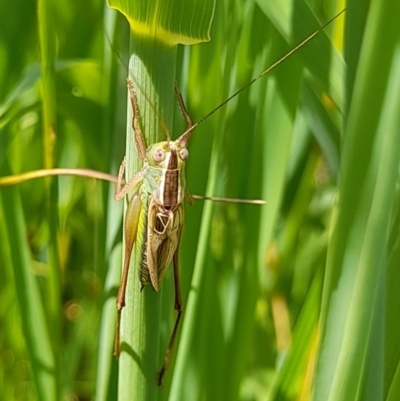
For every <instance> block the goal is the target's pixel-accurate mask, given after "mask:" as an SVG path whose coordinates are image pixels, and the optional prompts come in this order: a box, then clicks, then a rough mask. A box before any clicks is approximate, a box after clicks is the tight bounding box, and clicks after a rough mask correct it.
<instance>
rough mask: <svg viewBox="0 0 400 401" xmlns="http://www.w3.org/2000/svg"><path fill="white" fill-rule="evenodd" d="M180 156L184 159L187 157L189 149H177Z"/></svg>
mask: <svg viewBox="0 0 400 401" xmlns="http://www.w3.org/2000/svg"><path fill="white" fill-rule="evenodd" d="M179 156H180V158H181V159H182V160H183V161H185V160H186V159H187V158H188V157H189V151H188V150H187V149H186V148H182V149H181V150H180V151H179Z"/></svg>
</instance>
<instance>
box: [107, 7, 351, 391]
mask: <svg viewBox="0 0 400 401" xmlns="http://www.w3.org/2000/svg"><path fill="white" fill-rule="evenodd" d="M343 12H344V10H343V11H341V12H340V13H339V14H337V15H336V16H335V17H333V18H332V19H331V20H329V21H328V22H327V23H326V24H324V25H323V26H321V27H320V28H319V29H318V30H317V31H315V32H314V33H312V34H311V35H310V36H308V37H307V38H306V39H305V40H303V41H302V42H301V43H300V44H298V45H297V46H296V47H294V48H293V49H292V50H291V51H290V52H288V53H287V54H286V55H284V56H283V57H282V58H280V59H279V60H278V61H277V62H275V63H274V64H272V65H271V66H270V67H269V68H267V69H266V70H264V71H263V72H261V73H260V74H259V75H258V76H257V77H256V78H254V79H253V80H251V81H250V82H249V83H248V84H246V85H245V86H244V87H242V88H241V89H239V90H238V91H236V92H235V93H234V94H232V95H231V96H229V97H228V98H227V99H226V100H225V101H224V102H222V103H221V104H220V105H219V106H217V107H216V108H215V109H213V110H212V111H211V112H209V113H208V114H207V115H206V116H205V117H203V118H202V119H201V120H199V121H198V122H197V123H195V124H193V121H192V119H191V117H190V116H189V113H188V112H187V110H186V107H185V104H184V102H183V99H182V96H181V94H180V92H179V90H178V88H176V96H177V99H178V103H179V106H180V108H181V110H182V113H183V116H184V117H185V119H186V122H187V129H186V131H185V132H184V133H183V134H181V135H180V136H179V137H178V138H177V139H176V140H175V141H171V140H170V139H169V138H168V140H167V141H163V142H158V143H155V144H153V145H150V146H149V147H148V148H146V144H145V140H144V137H143V135H142V131H141V128H140V124H139V109H138V105H137V99H136V93H135V88H134V85H133V82H132V80H130V79H128V80H127V83H128V91H129V98H130V103H131V106H132V110H133V117H132V129H133V133H134V139H135V144H136V147H137V152H138V156H139V158H140V159H141V160H142V162H143V167H142V169H141V170H140V171H139V172H137V173H136V174H135V175H134V176H133V177H132V178H131V179H130V180H129V182H127V183H126V184H125V185H124V186H123V185H122V181H123V175H124V171H125V159H124V160H123V162H122V164H121V167H120V170H119V174H118V182H117V186H116V190H115V199H116V200H120V199H122V198H124V197H125V196H126V195H127V194H128V192H130V191H131V190H132V189H133V188H135V187H136V186H137V185H138V184H140V187H139V189H137V190H136V192H135V193H134V195H133V196H132V198H131V199H130V201H129V204H128V207H127V211H126V218H125V255H124V264H123V273H122V280H121V284H120V288H119V291H118V296H117V312H118V316H117V330H116V337H115V345H114V353H115V355H117V356H118V355H119V342H120V336H119V330H120V320H121V313H122V309H123V307H124V306H125V293H126V286H127V280H128V273H129V265H130V259H131V253H132V250H133V246H134V244H135V242H136V244H137V246H138V249H139V250H140V261H139V266H138V273H139V281H140V284H141V287H142V288H143V287H144V286H146V285H151V286H152V287H153V289H154V290H155V291H157V292H158V291H159V290H160V288H161V284H162V281H163V278H164V276H165V274H166V272H167V268H168V266H169V264H170V263H171V261H172V262H173V266H174V282H175V310H176V311H177V316H176V320H175V324H174V327H173V331H172V334H171V337H170V340H169V343H168V348H167V351H166V354H165V357H164V362H163V365H162V367H161V369H160V371H159V374H158V384H159V385H161V384H162V379H163V376H164V374H165V371H166V370H167V368H168V365H169V362H170V357H171V353H172V349H173V345H174V340H175V337H176V334H177V331H178V328H179V323H180V320H181V316H182V310H183V304H182V296H181V289H180V282H179V243H180V239H181V233H182V227H183V223H184V208H183V200H184V199H185V198H186V199H187V200H188V202H189V203H192V201H193V198H192V197H191V196H190V195H189V193H188V192H187V190H186V186H185V173H184V168H185V163H186V161H187V159H188V156H189V152H188V150H187V145H188V143H189V140H190V138H191V135H192V132H193V130H194V129H195V128H196V127H197V126H198V125H199V124H201V123H202V122H203V121H204V120H206V119H207V118H208V117H210V116H211V115H212V114H213V113H215V112H216V111H217V110H218V109H220V108H221V107H222V106H224V105H225V104H226V103H228V102H229V101H230V100H231V99H232V98H234V97H236V96H237V95H238V94H239V93H240V92H242V91H243V90H245V89H246V88H248V87H249V86H250V85H252V84H253V83H254V82H255V81H257V80H258V79H260V78H261V77H262V76H264V75H266V74H267V73H268V72H270V71H271V70H272V69H273V68H275V67H276V66H277V65H278V64H280V63H281V62H282V61H284V60H286V59H287V58H288V57H290V56H291V55H292V54H293V53H294V52H296V51H297V50H299V49H300V48H301V47H303V46H304V45H305V44H306V43H307V42H309V41H310V40H311V39H313V38H314V37H315V36H316V35H317V34H318V33H320V32H321V31H322V30H323V29H324V28H325V27H326V26H327V25H329V24H330V23H331V22H332V21H334V20H335V19H336V18H337V17H338V16H339V15H341V14H342V13H343ZM235 201H236V200H235ZM246 202H247V203H249V202H251V201H246ZM253 203H260V201H255V202H253ZM261 203H263V202H261Z"/></svg>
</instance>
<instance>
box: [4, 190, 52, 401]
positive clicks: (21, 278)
mask: <svg viewBox="0 0 400 401" xmlns="http://www.w3.org/2000/svg"><path fill="white" fill-rule="evenodd" d="M0 196H1V201H2V202H1V209H0V214H1V216H0V220H1V221H2V222H4V224H5V234H6V237H5V238H4V237H3V235H4V233H3V232H2V234H3V235H2V238H3V241H2V244H3V246H7V248H8V249H9V250H10V255H9V263H10V266H9V268H8V271H9V272H12V273H13V284H14V285H15V294H16V296H17V300H18V304H19V311H20V319H21V324H22V329H23V333H24V338H25V342H26V348H27V352H28V355H29V359H30V364H31V370H32V376H33V380H34V383H35V387H36V394H37V399H38V400H40V401H46V400H47V401H53V400H55V399H57V398H58V394H59V388H58V380H57V376H58V374H57V370H56V362H55V356H54V353H53V349H52V342H51V341H50V331H49V330H48V327H47V322H46V317H45V316H46V312H45V308H44V305H43V301H42V298H41V296H40V293H39V288H38V282H37V277H35V275H34V274H33V270H32V263H31V257H30V251H29V247H28V243H27V242H26V225H25V222H24V220H23V211H22V206H21V200H20V196H19V194H18V191H17V190H16V189H15V188H8V189H3V190H2V191H1V194H0ZM15 244H19V245H20V246H19V247H16V246H15Z"/></svg>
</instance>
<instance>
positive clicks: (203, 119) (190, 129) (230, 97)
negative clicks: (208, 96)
mask: <svg viewBox="0 0 400 401" xmlns="http://www.w3.org/2000/svg"><path fill="white" fill-rule="evenodd" d="M345 11H346V8H344V9H343V10H342V11H340V13H338V14H336V15H335V16H334V17H333V18H331V19H330V20H329V21H328V22H326V23H325V24H324V25H322V26H321V27H320V28H318V29H317V30H316V31H315V32H313V33H312V34H311V35H310V36H308V37H307V38H305V39H304V40H303V41H302V42H300V43H299V44H298V45H297V46H295V47H294V48H293V49H292V50H290V51H289V52H288V53H286V54H285V55H284V56H283V57H281V58H280V59H279V60H277V61H275V63H273V64H272V65H270V66H269V67H268V68H267V69H266V70H264V71H263V72H261V74H259V75H258V76H256V77H255V78H253V79H252V80H251V81H250V82H248V83H247V84H246V85H244V86H243V87H242V88H240V89H238V90H237V91H236V92H234V93H233V94H232V95H230V96H229V97H228V98H227V99H226V100H224V101H223V102H222V103H221V104H220V105H219V106H217V107H216V108H215V109H213V110H211V111H210V112H209V113H208V114H206V115H205V116H204V117H203V118H202V119H201V120H199V121H198V122H197V123H195V124H194V125H192V126H191V127H190V128H189V129H188V130H187V131H186V132H185V133H189V132H191V131H193V130H194V129H195V128H196V127H197V126H198V125H200V124H201V123H202V122H204V121H205V120H207V118H208V117H210V116H212V115H213V114H214V113H215V112H216V111H218V110H219V109H220V108H221V107H223V106H225V105H226V104H227V103H228V102H229V101H230V100H232V99H233V98H234V97H235V96H237V95H238V94H239V93H241V92H243V91H244V90H245V89H247V88H248V87H249V86H251V85H252V84H253V83H254V82H256V81H258V80H259V79H260V78H261V77H263V76H264V75H266V74H268V73H269V72H270V71H271V70H273V69H274V68H275V67H276V66H277V65H279V64H281V63H282V62H284V61H285V60H286V59H287V58H289V57H290V56H291V55H292V54H293V53H296V52H297V51H298V50H299V49H300V48H302V47H303V46H304V45H305V44H306V43H308V42H309V41H310V40H311V39H313V38H314V37H315V36H317V35H318V34H319V33H320V32H322V31H323V30H324V29H325V28H326V27H327V26H328V25H329V24H331V23H332V22H333V21H334V20H335V19H336V18H338V17H339V16H340V15H342V14H343V13H344V12H345Z"/></svg>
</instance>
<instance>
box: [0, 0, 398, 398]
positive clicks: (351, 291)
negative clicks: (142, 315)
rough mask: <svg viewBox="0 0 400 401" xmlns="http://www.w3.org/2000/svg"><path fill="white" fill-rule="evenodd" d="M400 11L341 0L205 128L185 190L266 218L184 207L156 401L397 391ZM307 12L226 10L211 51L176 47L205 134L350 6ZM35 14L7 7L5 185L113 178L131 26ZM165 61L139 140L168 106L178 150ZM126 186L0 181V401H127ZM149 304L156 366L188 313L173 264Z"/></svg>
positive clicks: (0, 121)
mask: <svg viewBox="0 0 400 401" xmlns="http://www.w3.org/2000/svg"><path fill="white" fill-rule="evenodd" d="M397 3H398V2H394V1H391V0H371V3H370V4H367V3H365V4H363V6H364V7H365V8H364V9H362V10H361V9H360V7H358V6H357V7H356V6H355V5H356V3H355V2H354V4H353V2H351V3H349V4H348V10H347V11H346V14H345V17H340V18H339V19H338V20H337V22H335V24H333V25H331V26H329V27H328V28H327V29H326V30H325V32H323V33H321V34H319V35H318V36H316V37H315V38H313V39H312V41H311V43H309V44H308V45H306V46H305V47H304V48H303V49H301V50H300V51H299V52H297V53H296V54H295V55H293V56H291V57H290V58H289V59H288V60H286V61H285V62H284V63H283V64H281V65H279V66H278V67H277V68H276V69H274V70H273V72H271V73H270V74H269V75H268V76H267V77H263V78H261V79H260V80H259V81H257V82H256V83H255V84H253V85H252V86H251V87H250V88H249V89H248V90H246V91H244V92H242V93H241V94H240V95H239V96H238V97H236V98H235V99H233V100H232V101H230V103H229V104H228V105H227V106H225V107H224V108H222V109H220V110H218V111H217V112H216V113H215V114H213V115H212V116H211V117H210V118H208V119H207V120H205V121H204V122H203V123H202V124H200V126H199V127H198V128H196V130H195V132H194V134H193V138H192V140H191V143H190V147H189V151H190V158H189V162H188V165H187V187H188V190H189V191H190V192H191V193H194V194H207V195H213V196H225V197H234V198H245V199H260V198H261V199H266V200H267V204H266V205H265V206H257V205H243V204H221V203H214V202H204V203H203V202H202V201H197V202H196V204H195V205H194V206H193V207H186V216H185V217H186V221H185V228H184V233H183V239H182V244H181V252H180V265H181V285H182V291H183V301H184V314H183V323H182V327H181V330H180V334H179V338H178V339H177V341H178V342H177V346H176V349H175V352H174V356H173V360H172V365H171V367H170V369H169V371H168V372H167V374H166V380H165V384H164V386H163V387H162V388H160V389H159V388H156V387H154V393H155V394H156V397H158V398H159V399H162V400H188V399H190V400H213V401H214V400H222V401H225V400H229V401H231V400H246V401H247V400H261V401H264V400H271V401H272V400H292V399H298V400H309V399H311V398H312V399H313V400H314V401H320V400H321V401H325V400H328V399H329V400H346V401H347V400H363V401H364V400H373V401H376V400H397V399H399V397H400V384H399V383H400V380H399V374H398V372H399V356H400V345H399V344H400V343H399V341H398V338H399V335H400V333H399V325H398V323H397V321H398V310H399V303H400V299H399V291H398V290H397V287H398V285H399V281H400V277H399V269H398V261H399V260H400V247H399V243H400V242H399V234H400V230H399V224H400V217H399V216H400V203H399V199H400V197H399V185H398V182H399V181H398V172H399V159H400V157H399V156H400V121H399V113H398V110H399V109H400V98H399V94H400V82H399V74H398V71H399V70H400V57H399V47H400V31H399V29H398V26H397V19H398V15H400V10H399V7H400V5H399V4H397ZM310 4H311V2H308V3H306V2H303V1H296V2H290V3H288V2H284V1H276V2H271V1H261V0H259V1H255V2H251V1H239V0H237V1H232V0H226V1H218V2H217V3H216V8H215V15H214V21H213V24H212V29H211V41H210V42H209V43H207V44H200V45H196V46H190V47H189V46H185V47H179V48H178V50H177V53H176V54H177V60H176V61H175V60H174V61H172V62H171V63H175V62H176V70H177V71H176V79H177V81H178V85H179V87H180V89H181V91H182V93H183V97H184V99H185V101H186V105H187V107H188V110H189V112H190V114H191V116H192V118H193V120H194V121H199V120H200V119H201V118H203V117H204V116H205V115H206V114H207V113H208V112H210V111H211V110H212V109H213V108H215V107H216V106H218V105H219V104H220V103H221V102H222V101H223V100H225V99H226V98H227V97H228V96H229V94H231V93H233V92H234V91H235V90H237V89H239V88H240V87H242V86H243V85H245V84H246V83H248V82H249V81H250V80H251V79H252V78H253V77H254V76H257V75H258V74H259V73H260V72H261V71H262V70H264V69H265V68H266V67H268V65H270V64H272V63H273V62H274V61H276V60H277V59H278V58H280V57H281V56H283V55H284V54H285V53H286V52H287V51H289V50H290V49H291V48H293V47H294V46H295V45H296V44H298V43H299V42H301V41H302V40H303V39H304V38H305V37H306V36H308V35H309V34H311V33H312V32H313V31H315V30H316V29H317V28H318V26H320V25H321V24H323V23H324V22H326V21H327V20H328V19H330V18H331V17H332V16H333V15H335V14H336V13H337V12H338V11H339V10H340V9H341V8H340V7H338V6H337V4H336V2H334V1H329V2H328V3H327V2H323V3H322V2H312V6H311V5H310ZM40 5H41V7H39V8H38V10H36V12H35V9H34V7H33V6H32V4H31V2H26V1H24V0H18V1H16V2H12V3H10V2H9V3H7V2H3V3H2V5H1V6H0V11H1V15H2V17H1V18H2V21H1V27H2V28H1V30H0V185H1V177H3V176H8V175H12V174H17V173H20V172H25V171H30V170H34V169H40V168H43V167H44V166H50V165H52V166H54V167H69V168H74V167H85V168H92V169H96V170H100V171H105V172H111V173H113V174H116V172H117V169H118V166H119V163H120V161H121V159H122V156H123V154H124V152H125V151H124V144H125V123H126V114H127V112H126V110H127V104H126V85H125V78H126V76H127V74H128V72H127V71H128V67H127V66H128V58H129V56H130V52H129V50H128V48H129V46H128V37H129V26H128V24H127V22H126V21H125V19H124V18H123V17H122V16H120V15H118V14H117V13H116V12H114V11H112V10H110V9H108V8H107V7H106V5H105V4H101V3H99V2H95V1H86V2H84V3H82V5H81V3H79V2H78V3H76V2H75V3H71V2H70V3H68V4H67V3H66V4H59V5H57V7H56V8H45V7H44V6H46V5H48V3H46V4H43V3H41V4H40ZM43 7H44V8H43ZM21 9H23V10H24V12H23V13H21ZM49 16H51V18H50V17H49ZM187 20H188V21H189V19H187ZM49 21H50V22H49ZM344 21H345V22H344ZM197 22H199V21H197ZM49 24H52V27H51V26H50V25H49ZM196 26H197V25H196ZM39 32H40V36H39ZM49 36H52V39H51V40H50V38H49ZM54 39H55V40H54ZM342 41H344V44H345V51H344V54H342V52H341V43H342ZM46 46H47V50H46V51H44V48H46ZM148 46H150V47H151V43H149V44H148ZM131 48H132V44H131ZM39 49H41V50H40V51H39ZM148 51H149V52H150V53H149V54H153V55H155V48H149V49H148ZM151 52H153V53H151ZM173 52H176V50H174V51H173ZM42 57H44V59H43V58H42ZM174 58H175V53H174ZM148 59H151V57H149V58H148ZM45 66H47V67H49V68H50V69H49V70H47V72H46V71H45V69H44V67H45ZM125 66H126V67H125ZM154 68H155V69H158V71H157V76H159V75H161V73H162V69H163V68H165V69H166V72H165V74H166V75H168V85H166V86H165V88H164V89H163V90H164V92H162V93H163V94H162V100H161V101H159V99H157V98H156V97H155V98H153V94H152V93H150V92H149V93H148V92H147V88H148V86H147V84H146V83H145V84H144V85H141V84H140V82H137V83H138V85H139V90H138V92H139V97H140V96H143V97H142V99H141V101H142V102H143V106H142V105H141V114H142V122H143V129H144V131H146V130H147V129H149V130H150V128H149V127H150V126H149V124H150V123H149V122H148V118H149V117H148V116H149V115H150V114H151V113H150V114H149V110H150V111H151V112H153V114H154V109H153V108H152V106H151V105H149V103H154V105H155V109H156V110H157V113H156V114H158V116H157V117H158V118H159V119H160V118H162V119H163V120H164V121H166V124H167V125H168V128H169V131H170V132H171V136H172V137H173V138H175V137H176V136H177V135H178V134H179V133H180V132H182V131H183V130H184V127H185V124H184V121H183V118H182V116H181V113H180V111H179V109H178V106H177V105H176V101H175V99H174V94H173V90H172V84H171V82H172V80H171V79H170V78H171V77H170V75H171V74H173V73H174V70H175V64H173V65H172V64H171V65H170V64H168V68H167V67H166V66H165V65H158V66H154ZM170 81H171V82H170ZM43 85H45V88H46V87H47V92H46V91H43V90H42V88H43ZM168 88H169V89H168ZM169 92H170V93H169ZM146 103H147V106H146ZM173 105H175V112H174V110H172V109H173ZM129 106H130V105H129V104H128V113H129V112H130V111H129ZM146 107H147V108H146ZM157 108H159V109H157ZM173 112H174V113H175V114H173ZM153 118H154V117H153ZM146 119H147V120H146ZM53 122H54V124H53ZM172 125H173V126H172ZM49 127H51V128H53V130H50V131H49V130H48V129H49ZM46 129H47V131H46ZM128 132H129V131H128ZM146 134H147V133H146ZM151 135H152V134H151ZM158 135H161V136H162V135H163V132H161V133H158ZM129 173H130V174H132V173H133V171H130V172H129ZM113 192H114V188H113V186H112V185H109V184H108V183H103V182H99V181H95V180H93V179H84V178H79V177H60V178H51V179H50V178H49V179H39V180H34V181H30V182H26V183H23V184H20V185H18V186H15V187H13V188H3V187H0V242H1V247H0V277H1V278H2V279H1V280H0V333H1V334H0V357H1V362H2V363H1V364H0V394H1V395H2V399H5V400H14V399H15V400H17V399H18V400H47V399H48V400H59V399H81V400H84V399H96V400H101V401H103V400H116V399H118V395H117V391H120V392H121V386H123V385H124V381H129V380H130V377H129V374H126V373H127V371H125V372H124V374H122V375H121V371H119V372H118V369H121V366H120V367H118V363H117V362H116V361H115V359H114V358H113V357H112V347H113V338H114V331H115V296H116V292H117V288H118V281H119V274H120V266H121V255H122V245H121V240H122V230H121V227H122V223H121V222H122V202H121V204H118V203H116V202H115V201H114V200H113ZM133 274H134V273H133ZM131 275H132V274H131ZM139 295H142V296H143V297H145V296H151V297H153V296H155V297H158V300H157V302H159V304H160V305H161V306H160V309H161V310H160V312H159V313H160V316H161V318H160V321H159V322H158V323H157V324H158V325H159V328H158V329H157V330H156V331H155V332H154V333H152V334H151V338H152V339H154V338H156V339H157V338H159V339H160V340H158V341H159V343H157V344H154V346H155V349H156V350H157V351H156V352H157V353H158V357H159V365H160V366H161V363H162V357H163V353H164V350H165V348H166V344H167V340H168V337H169V334H170V332H171V328H172V324H173V322H174V318H175V311H174V310H173V280H172V274H171V272H168V274H167V277H166V279H165V282H164V285H163V289H162V291H161V293H160V294H155V293H153V292H152V291H151V289H149V288H146V289H144V291H143V292H142V293H139ZM128 315H129V316H127V319H128V324H129V319H133V320H135V321H134V322H132V324H133V323H135V324H139V325H140V324H141V322H140V321H139V323H138V321H137V317H136V316H132V315H130V314H128ZM152 341H154V340H152ZM124 358H128V359H130V361H131V362H132V363H136V361H137V355H136V354H133V353H132V354H129V353H125V355H124ZM139 362H140V361H139ZM118 374H119V375H120V376H121V377H124V378H123V379H121V380H120V382H119V386H120V389H119V390H118V385H117V381H118ZM155 375H156V371H154V375H153V376H152V375H149V377H147V381H148V383H147V385H151V386H153V385H154V386H156V382H155ZM132 391H134V393H133V394H131V397H132V398H133V399H137V395H138V394H139V393H137V392H136V391H135V390H132ZM121 399H122V398H121Z"/></svg>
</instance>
